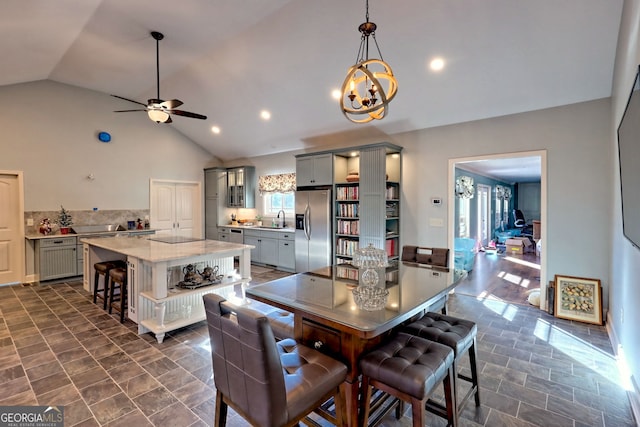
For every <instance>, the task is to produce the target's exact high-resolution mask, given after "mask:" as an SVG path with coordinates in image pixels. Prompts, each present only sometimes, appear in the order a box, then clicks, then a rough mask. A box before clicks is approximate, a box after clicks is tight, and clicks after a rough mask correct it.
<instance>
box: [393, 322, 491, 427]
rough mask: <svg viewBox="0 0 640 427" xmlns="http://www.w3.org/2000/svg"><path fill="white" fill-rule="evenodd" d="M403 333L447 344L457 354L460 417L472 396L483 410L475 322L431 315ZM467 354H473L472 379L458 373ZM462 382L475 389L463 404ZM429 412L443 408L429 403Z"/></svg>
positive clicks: (408, 326) (470, 356) (470, 355)
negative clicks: (466, 352) (466, 382)
mask: <svg viewBox="0 0 640 427" xmlns="http://www.w3.org/2000/svg"><path fill="white" fill-rule="evenodd" d="M402 330H403V331H404V332H406V333H409V334H411V335H415V336H418V337H422V338H426V339H428V340H431V341H435V342H438V343H440V344H444V345H446V346H448V347H450V348H451V349H452V350H453V352H454V355H455V359H454V361H453V369H454V372H455V373H456V374H457V375H455V381H454V395H455V397H456V402H457V407H458V415H460V413H461V412H462V410H463V409H464V405H465V404H466V403H467V400H469V398H470V397H471V396H472V395H475V401H476V406H480V386H479V385H478V366H477V350H476V335H477V333H478V327H477V326H476V324H475V323H474V322H472V321H470V320H464V319H459V318H457V317H453V316H447V315H444V314H439V313H432V312H428V313H426V314H425V315H424V316H423V317H422V318H421V319H419V320H416V321H414V322H412V323H410V324H408V325H406V326H404V327H403V328H402ZM465 351H468V354H469V365H470V366H469V368H470V370H471V377H469V376H466V375H463V374H461V373H458V364H459V362H460V358H461V357H462V356H463V355H464V353H465ZM458 378H459V379H462V380H465V381H468V382H469V383H471V388H470V389H469V391H468V392H467V394H465V396H464V397H463V398H462V399H461V400H458V394H459V387H458V385H457V383H458V380H457V379H458ZM427 410H429V411H431V412H434V413H439V412H441V411H442V406H441V405H438V404H436V403H435V402H431V401H429V402H427Z"/></svg>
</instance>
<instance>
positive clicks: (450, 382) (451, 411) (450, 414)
mask: <svg viewBox="0 0 640 427" xmlns="http://www.w3.org/2000/svg"><path fill="white" fill-rule="evenodd" d="M455 379H456V370H455V363H454V364H453V365H451V366H450V367H449V371H448V373H447V376H446V377H445V378H444V380H443V381H442V384H443V385H444V397H445V406H446V409H447V422H448V425H449V426H451V427H457V426H458V407H457V405H458V401H457V400H456V399H457V397H456V393H455ZM423 408H424V405H423Z"/></svg>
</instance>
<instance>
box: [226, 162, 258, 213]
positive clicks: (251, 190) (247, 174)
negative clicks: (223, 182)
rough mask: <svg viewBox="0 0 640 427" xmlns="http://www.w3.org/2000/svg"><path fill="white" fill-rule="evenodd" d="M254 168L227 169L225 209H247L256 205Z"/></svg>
mask: <svg viewBox="0 0 640 427" xmlns="http://www.w3.org/2000/svg"><path fill="white" fill-rule="evenodd" d="M255 193H256V168H255V167H253V166H243V167H236V168H230V169H227V207H229V208H249V209H253V208H255V205H256V200H255Z"/></svg>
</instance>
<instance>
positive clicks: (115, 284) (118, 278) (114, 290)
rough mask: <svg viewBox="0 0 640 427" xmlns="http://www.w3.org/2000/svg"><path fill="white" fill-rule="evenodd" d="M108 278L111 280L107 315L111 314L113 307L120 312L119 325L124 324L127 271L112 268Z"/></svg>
mask: <svg viewBox="0 0 640 427" xmlns="http://www.w3.org/2000/svg"><path fill="white" fill-rule="evenodd" d="M109 278H110V279H111V287H110V288H109V314H111V309H112V308H114V307H115V309H116V310H118V311H119V312H120V323H124V313H125V311H126V310H127V269H126V268H120V267H116V268H113V269H111V270H110V271H109ZM116 297H117V299H116Z"/></svg>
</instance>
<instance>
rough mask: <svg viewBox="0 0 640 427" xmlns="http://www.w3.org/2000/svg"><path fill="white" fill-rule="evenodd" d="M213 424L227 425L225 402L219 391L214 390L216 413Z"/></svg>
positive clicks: (219, 426) (221, 426) (216, 426)
mask: <svg viewBox="0 0 640 427" xmlns="http://www.w3.org/2000/svg"><path fill="white" fill-rule="evenodd" d="M213 425H214V426H215V427H225V426H226V425H227V404H226V403H225V402H224V399H223V397H222V393H220V392H219V391H216V415H215V421H214V424H213Z"/></svg>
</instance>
